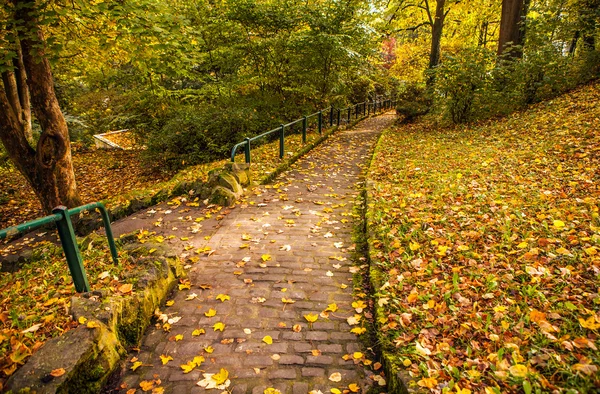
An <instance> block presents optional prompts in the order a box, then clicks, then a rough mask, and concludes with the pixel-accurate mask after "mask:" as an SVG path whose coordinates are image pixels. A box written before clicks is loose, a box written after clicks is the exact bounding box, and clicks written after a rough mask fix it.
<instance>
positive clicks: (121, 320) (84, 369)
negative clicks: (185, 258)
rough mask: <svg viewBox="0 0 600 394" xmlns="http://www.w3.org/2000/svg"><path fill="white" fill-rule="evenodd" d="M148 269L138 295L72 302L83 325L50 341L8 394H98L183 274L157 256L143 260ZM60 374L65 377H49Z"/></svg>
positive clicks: (175, 263)
mask: <svg viewBox="0 0 600 394" xmlns="http://www.w3.org/2000/svg"><path fill="white" fill-rule="evenodd" d="M138 263H139V264H140V265H143V266H144V270H143V272H144V273H143V274H142V276H141V277H140V278H139V279H138V282H137V283H136V285H135V287H137V289H138V290H137V291H135V292H134V293H133V294H132V295H129V296H110V297H107V296H106V294H104V293H103V292H90V293H85V294H84V295H83V296H82V297H73V298H72V300H71V314H72V316H73V319H74V320H78V319H80V318H81V317H83V318H85V319H86V320H87V324H89V323H90V322H92V324H91V325H92V326H93V328H90V327H89V326H88V325H87V324H85V325H84V324H82V325H80V326H78V327H77V328H76V329H73V330H70V331H68V332H66V333H65V334H64V335H61V336H60V337H57V338H54V339H51V340H50V341H48V342H47V343H46V344H45V345H44V346H43V347H42V348H41V349H40V350H39V351H37V352H36V353H35V354H34V355H33V356H32V357H31V358H30V359H29V360H28V361H27V363H25V365H24V366H23V367H21V368H20V369H19V370H17V372H16V373H15V374H14V375H13V376H11V378H10V379H9V380H8V382H7V386H6V390H7V393H30V394H33V393H36V394H50V393H77V394H81V393H97V392H99V391H100V390H101V388H102V387H103V386H104V384H105V382H106V381H107V379H108V378H109V377H110V376H111V374H112V373H113V371H115V369H116V368H117V367H118V366H119V364H120V361H121V357H123V356H124V355H125V354H126V353H127V352H126V348H128V347H131V346H135V345H137V344H138V343H139V341H140V340H141V338H142V335H143V333H144V331H145V329H146V327H147V326H148V325H149V323H150V319H151V317H152V315H153V313H154V310H155V309H156V308H157V307H159V306H160V305H161V304H162V303H163V302H164V300H165V298H166V296H167V294H169V292H170V291H171V289H172V288H173V287H174V286H175V284H176V282H177V277H178V276H181V275H182V273H183V270H182V265H181V263H180V261H179V260H178V259H177V258H174V257H161V256H153V257H146V258H141V259H139V260H138ZM58 368H64V370H65V371H66V372H65V373H64V374H63V375H62V376H59V377H53V376H52V375H51V374H50V373H51V372H52V371H53V370H55V369H58Z"/></svg>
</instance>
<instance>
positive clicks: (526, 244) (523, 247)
mask: <svg viewBox="0 0 600 394" xmlns="http://www.w3.org/2000/svg"><path fill="white" fill-rule="evenodd" d="M528 245H529V244H528V243H527V242H521V243H520V244H518V245H517V248H519V249H525V248H526V247H527V246H528Z"/></svg>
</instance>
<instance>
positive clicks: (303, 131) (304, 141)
mask: <svg viewBox="0 0 600 394" xmlns="http://www.w3.org/2000/svg"><path fill="white" fill-rule="evenodd" d="M307 123H308V120H307V119H306V116H305V117H304V118H302V143H303V144H306V126H307Z"/></svg>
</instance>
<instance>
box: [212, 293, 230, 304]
mask: <svg viewBox="0 0 600 394" xmlns="http://www.w3.org/2000/svg"><path fill="white" fill-rule="evenodd" d="M215 299H217V300H221V302H225V301H227V300H230V299H231V297H229V296H228V295H227V294H218V295H217V296H216V297H215Z"/></svg>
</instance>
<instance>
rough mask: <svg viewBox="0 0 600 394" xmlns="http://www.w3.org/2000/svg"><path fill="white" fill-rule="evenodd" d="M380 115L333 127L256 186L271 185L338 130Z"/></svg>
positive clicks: (349, 127) (346, 128) (368, 116)
mask: <svg viewBox="0 0 600 394" xmlns="http://www.w3.org/2000/svg"><path fill="white" fill-rule="evenodd" d="M380 115H381V114H379V115H366V116H363V117H362V118H358V119H355V120H354V121H352V122H351V123H348V124H347V125H345V126H343V127H340V126H333V127H332V128H330V129H329V130H328V131H327V132H325V134H323V135H322V136H321V137H319V138H318V139H317V140H315V141H313V142H311V143H310V144H307V145H305V146H304V147H303V148H302V149H300V150H299V151H298V152H296V154H294V155H293V156H292V157H291V158H289V159H288V160H286V161H284V162H283V163H281V164H279V165H278V166H277V167H276V168H275V169H274V170H273V171H272V172H271V173H270V174H269V175H267V176H265V177H263V178H262V179H260V180H258V185H266V184H269V183H271V182H272V181H273V180H275V178H277V177H278V176H279V175H281V174H282V173H284V172H285V171H287V170H288V169H289V168H290V166H291V165H292V164H294V163H295V162H297V161H298V160H300V159H301V158H302V157H303V156H304V155H306V154H307V153H308V152H310V151H311V150H313V149H315V148H316V147H317V146H319V145H321V144H322V143H323V142H325V141H327V140H328V139H329V137H331V136H332V135H333V134H335V133H336V132H337V131H338V130H349V129H351V128H353V127H354V126H356V125H357V124H358V123H360V122H362V121H363V120H366V119H369V118H372V117H375V116H380Z"/></svg>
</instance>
